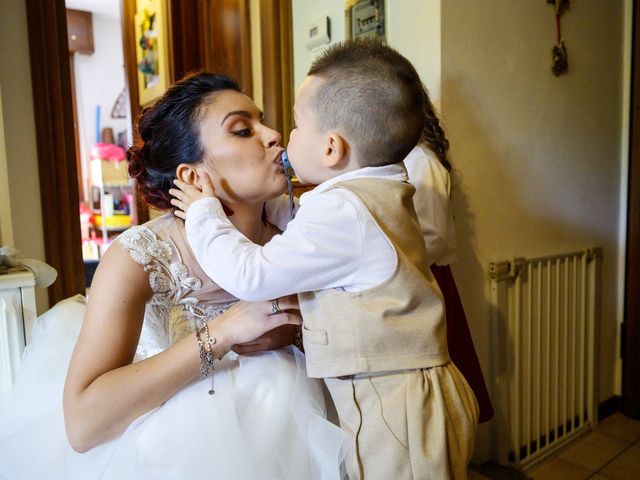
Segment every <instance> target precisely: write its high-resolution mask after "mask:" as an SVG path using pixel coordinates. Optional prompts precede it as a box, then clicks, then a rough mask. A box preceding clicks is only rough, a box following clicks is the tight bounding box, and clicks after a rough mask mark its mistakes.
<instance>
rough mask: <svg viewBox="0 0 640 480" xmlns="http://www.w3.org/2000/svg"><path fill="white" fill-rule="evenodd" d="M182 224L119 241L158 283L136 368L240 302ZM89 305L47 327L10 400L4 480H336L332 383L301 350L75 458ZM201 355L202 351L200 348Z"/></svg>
mask: <svg viewBox="0 0 640 480" xmlns="http://www.w3.org/2000/svg"><path fill="white" fill-rule="evenodd" d="M178 221H179V220H176V219H175V218H174V217H173V216H171V215H169V214H168V215H164V216H162V217H159V218H157V219H155V220H152V221H151V222H148V223H147V224H145V225H143V226H139V227H133V228H131V229H129V230H127V231H126V232H125V233H123V234H122V235H121V236H120V237H119V238H118V240H117V241H118V242H119V243H120V245H122V246H123V247H125V248H126V249H127V250H128V251H129V252H130V253H131V256H132V258H133V259H134V260H135V261H136V262H137V263H139V264H140V265H142V266H143V267H144V268H145V270H146V271H147V272H148V273H149V281H150V284H151V286H152V288H153V291H154V296H153V298H152V300H151V301H150V302H149V304H148V305H147V309H146V312H145V319H144V324H143V328H142V334H141V338H140V342H139V346H138V350H137V353H136V360H139V359H142V358H146V357H148V356H151V355H154V354H155V353H157V352H159V351H162V350H163V349H165V348H167V347H168V346H169V345H171V343H173V342H174V341H176V340H177V339H179V338H181V337H182V336H184V335H186V334H188V333H190V332H192V331H193V319H192V315H206V316H208V317H210V316H217V315H220V314H221V313H223V312H224V311H225V310H226V309H227V308H228V307H229V306H230V305H231V304H233V303H234V302H235V301H236V299H235V298H234V297H232V296H231V295H230V294H228V293H227V292H225V291H224V290H222V289H221V288H220V287H218V286H217V285H215V284H213V283H212V282H211V280H209V279H208V278H207V277H206V275H205V274H204V272H203V271H202V270H201V269H200V267H199V266H198V264H197V263H196V261H195V260H194V258H193V256H192V254H191V251H190V249H189V248H188V245H187V242H186V239H185V236H184V229H182V228H179V225H178V223H177V222H178ZM85 309H86V307H85V302H84V297H82V296H76V297H73V298H70V299H67V300H65V301H63V302H60V303H58V304H57V305H55V306H54V307H53V308H52V309H50V310H49V311H48V312H46V313H45V314H44V315H42V316H41V317H40V318H39V319H38V323H37V326H36V329H35V333H34V341H33V343H32V344H30V345H29V346H28V347H27V348H26V349H25V353H24V355H23V359H22V362H21V367H20V373H19V376H18V380H17V382H16V384H15V386H14V388H13V389H12V390H11V391H9V392H8V393H7V394H5V395H3V396H2V397H1V398H0V478H2V479H11V480H13V479H64V480H71V479H83V480H92V479H117V480H128V479H131V480H133V479H135V480H145V479H149V480H156V479H162V480H164V479H167V480H168V479H171V480H173V479H185V480H197V479H225V480H226V479H234V480H235V479H238V480H244V479H247V480H261V479H265V480H267V479H269V480H270V479H296V480H297V479H300V480H308V479H309V480H311V479H336V478H338V479H339V478H341V477H342V475H341V467H340V465H341V463H342V458H343V455H344V451H345V449H346V444H347V442H348V440H347V436H346V434H345V433H344V432H342V430H340V429H339V428H338V427H337V426H335V425H334V424H333V423H331V422H329V421H328V420H327V419H326V408H325V400H324V395H323V390H322V388H323V387H322V384H321V383H320V382H319V381H318V380H316V379H310V378H308V377H307V376H306V371H305V362H304V355H302V354H301V353H300V352H299V351H298V350H297V349H295V348H293V347H290V348H287V349H283V350H277V351H270V352H263V353H258V354H252V355H241V356H238V355H236V354H234V353H233V352H230V353H229V354H227V355H226V356H225V357H224V358H223V359H222V360H221V361H220V362H216V365H215V367H216V371H215V394H214V395H209V394H208V390H209V388H210V379H204V380H198V381H195V382H193V383H192V384H190V385H189V386H188V387H186V388H185V389H183V390H182V391H180V392H179V393H178V394H177V395H175V396H174V397H173V398H171V399H170V400H168V401H167V402H166V403H165V404H164V405H163V406H161V407H159V408H157V409H155V410H153V411H151V412H149V413H147V414H146V415H143V416H142V417H140V418H138V419H137V420H136V421H134V422H133V424H132V425H130V426H129V428H128V429H127V430H126V431H125V433H124V434H122V435H121V436H120V437H118V438H116V439H115V440H112V441H110V442H108V443H106V444H104V445H100V446H98V447H96V448H94V449H92V450H90V451H89V452H86V453H83V454H80V453H76V452H74V451H73V450H72V449H71V447H70V446H69V444H68V443H67V439H66V436H65V431H64V422H63V414H62V390H63V385H64V380H65V376H66V370H67V366H68V363H69V359H70V357H71V352H72V350H73V347H74V345H75V342H76V339H77V337H78V333H79V330H80V325H81V323H82V319H83V317H84V312H85ZM194 355H197V346H196V345H195V344H194Z"/></svg>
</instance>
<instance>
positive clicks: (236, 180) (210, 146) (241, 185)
mask: <svg viewBox="0 0 640 480" xmlns="http://www.w3.org/2000/svg"><path fill="white" fill-rule="evenodd" d="M202 108H203V111H202V123H201V125H200V138H201V141H202V145H203V147H204V157H203V162H202V164H201V165H200V166H199V169H204V171H205V172H206V173H207V174H208V175H209V177H210V178H211V180H212V182H213V185H214V187H215V189H216V195H217V196H218V197H219V198H220V200H222V201H223V202H225V203H227V204H228V205H230V206H231V205H233V204H236V205H237V204H242V203H254V202H263V201H265V200H268V199H270V198H274V197H276V196H278V195H280V194H282V193H283V192H284V191H285V189H286V179H285V176H284V171H283V168H282V164H281V163H280V155H281V153H282V147H281V146H280V145H279V143H280V141H281V136H280V134H279V133H278V132H276V131H275V130H272V129H271V128H269V127H267V126H265V125H263V123H262V112H261V111H260V110H259V109H258V107H256V105H255V104H254V103H253V101H252V100H251V99H250V98H249V97H247V96H246V95H244V94H242V93H239V92H235V91H233V90H224V91H222V92H217V93H214V94H212V95H211V97H210V101H209V102H207V103H206V104H205V105H203V107H202Z"/></svg>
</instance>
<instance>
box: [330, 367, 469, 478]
mask: <svg viewBox="0 0 640 480" xmlns="http://www.w3.org/2000/svg"><path fill="white" fill-rule="evenodd" d="M325 382H326V384H327V387H328V389H329V392H330V393H331V397H332V398H333V401H334V403H335V406H336V410H337V412H338V417H339V419H340V426H341V427H342V428H343V429H344V430H345V431H347V432H348V433H349V434H351V435H352V438H353V444H352V448H351V451H350V452H349V454H348V456H347V458H346V460H345V464H346V465H345V467H346V471H347V474H348V476H349V479H350V480H391V479H393V480H396V479H398V480H401V479H416V480H417V479H430V480H448V479H455V480H459V479H466V478H467V465H468V463H469V461H470V459H471V455H472V453H473V445H474V441H475V431H476V424H477V419H478V404H477V402H476V399H475V397H474V395H473V392H472V391H471V388H469V385H468V384H467V382H466V380H465V379H464V377H463V376H462V374H461V373H460V371H459V370H458V369H457V368H456V367H455V365H453V363H449V364H447V365H444V366H441V367H433V368H427V369H422V370H411V371H406V372H402V373H390V374H382V375H380V374H373V375H371V376H356V377H354V378H349V379H345V380H340V379H337V378H328V379H325Z"/></svg>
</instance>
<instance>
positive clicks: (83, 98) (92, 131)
mask: <svg viewBox="0 0 640 480" xmlns="http://www.w3.org/2000/svg"><path fill="white" fill-rule="evenodd" d="M65 6H66V20H67V38H68V42H69V67H70V68H69V71H70V76H71V91H72V96H71V100H72V105H73V115H74V133H75V136H74V137H75V142H76V144H75V152H76V166H77V180H78V181H77V185H78V197H79V216H80V233H81V240H82V259H83V265H84V277H85V286H86V287H87V288H88V287H89V286H90V285H91V280H92V278H93V273H94V272H95V269H96V267H97V265H98V262H99V260H100V257H101V256H102V255H103V254H104V252H105V251H106V249H107V248H108V247H109V245H110V244H111V242H112V241H113V239H114V238H115V237H116V236H117V235H118V234H120V233H121V232H122V231H124V230H126V229H127V228H129V227H130V226H132V225H135V224H136V215H135V211H136V207H135V195H134V189H135V187H134V185H133V182H132V180H130V179H129V177H128V174H127V166H126V161H125V150H126V148H127V146H128V145H129V144H130V143H131V139H132V131H131V111H130V108H129V101H128V100H129V93H128V86H127V81H126V74H125V68H124V53H123V42H122V39H123V35H122V14H121V5H120V0H100V1H95V0H65Z"/></svg>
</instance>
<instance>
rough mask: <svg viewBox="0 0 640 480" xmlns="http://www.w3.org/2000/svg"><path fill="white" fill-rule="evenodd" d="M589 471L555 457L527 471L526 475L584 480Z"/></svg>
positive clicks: (547, 479)
mask: <svg viewBox="0 0 640 480" xmlns="http://www.w3.org/2000/svg"><path fill="white" fill-rule="evenodd" d="M591 473H592V472H591V471H590V470H587V469H586V468H582V467H579V466H577V465H574V464H572V463H569V462H567V461H565V460H562V459H560V458H557V457H556V458H551V459H549V460H547V461H546V462H544V463H543V464H542V465H540V466H539V467H536V468H535V469H534V470H532V471H530V472H527V475H529V477H531V478H533V479H534V480H585V479H587V478H589V475H591Z"/></svg>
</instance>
